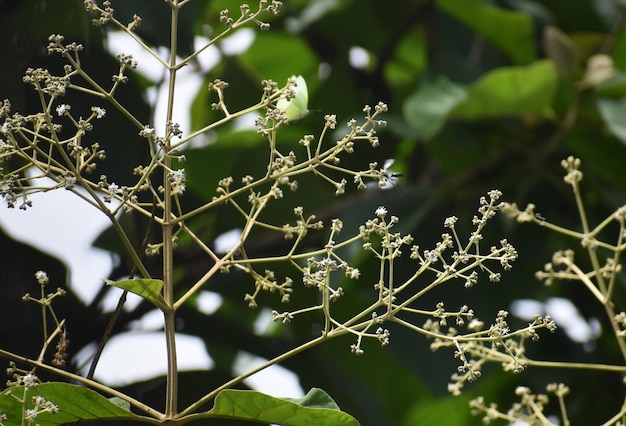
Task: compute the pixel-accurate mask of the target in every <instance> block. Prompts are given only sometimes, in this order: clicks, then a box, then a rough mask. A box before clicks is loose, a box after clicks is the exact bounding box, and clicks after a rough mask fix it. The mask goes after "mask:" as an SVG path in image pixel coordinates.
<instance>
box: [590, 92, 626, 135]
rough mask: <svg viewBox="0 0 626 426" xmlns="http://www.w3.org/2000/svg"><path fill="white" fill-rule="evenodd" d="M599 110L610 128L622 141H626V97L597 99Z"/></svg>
mask: <svg viewBox="0 0 626 426" xmlns="http://www.w3.org/2000/svg"><path fill="white" fill-rule="evenodd" d="M597 105H598V111H600V115H601V116H602V119H603V120H604V123H605V124H606V126H607V127H608V129H609V130H610V131H611V133H613V135H614V136H615V137H617V138H618V139H619V140H621V141H622V142H624V143H626V121H625V120H624V117H625V114H626V99H607V98H601V99H598V101H597Z"/></svg>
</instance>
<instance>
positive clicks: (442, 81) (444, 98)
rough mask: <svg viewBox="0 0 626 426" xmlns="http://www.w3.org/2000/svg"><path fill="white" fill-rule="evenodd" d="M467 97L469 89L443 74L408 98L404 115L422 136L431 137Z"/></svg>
mask: <svg viewBox="0 0 626 426" xmlns="http://www.w3.org/2000/svg"><path fill="white" fill-rule="evenodd" d="M465 99H467V91H466V90H465V89H464V88H463V87H462V86H459V85H457V84H454V83H452V82H451V81H450V80H448V79H447V78H445V77H443V76H442V77H439V78H438V79H437V80H436V81H435V82H433V83H429V84H425V85H423V86H422V87H420V89H419V90H418V91H417V92H415V93H414V94H413V95H411V96H410V97H409V98H407V100H406V102H405V103H404V107H403V113H404V117H405V119H406V121H407V122H408V123H409V125H411V127H413V128H414V129H415V130H417V131H418V132H419V134H420V136H421V137H423V138H424V139H430V138H432V137H433V136H435V135H436V134H437V133H438V132H439V130H441V128H442V127H443V125H444V124H445V122H446V120H447V118H448V115H449V114H450V112H451V111H452V110H453V109H454V108H455V107H456V106H458V105H459V104H460V103H461V102H463V101H464V100H465Z"/></svg>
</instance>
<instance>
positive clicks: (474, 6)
mask: <svg viewBox="0 0 626 426" xmlns="http://www.w3.org/2000/svg"><path fill="white" fill-rule="evenodd" d="M437 4H438V5H439V7H440V8H441V9H443V10H445V11H446V12H447V13H449V14H450V15H452V16H454V17H455V18H456V19H458V20H459V21H461V22H463V23H464V24H465V25H467V26H468V27H470V28H471V29H473V30H474V31H476V32H478V33H479V34H480V35H482V36H483V37H484V38H485V39H487V40H488V41H490V42H491V43H493V44H494V45H496V46H498V47H499V48H500V49H502V50H503V51H504V52H505V53H506V54H507V55H508V56H509V57H510V58H511V59H512V60H513V61H514V62H515V63H517V64H526V63H529V62H531V61H532V60H533V59H535V49H534V40H533V22H532V18H531V17H530V16H529V15H527V14H525V13H521V12H514V11H509V10H504V9H500V8H497V7H493V6H490V5H488V4H487V2H485V1H483V0H438V1H437Z"/></svg>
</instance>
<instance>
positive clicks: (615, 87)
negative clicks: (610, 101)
mask: <svg viewBox="0 0 626 426" xmlns="http://www.w3.org/2000/svg"><path fill="white" fill-rule="evenodd" d="M593 90H594V92H596V93H597V94H598V95H601V96H608V97H624V96H626V72H623V71H619V70H616V71H614V75H613V77H611V78H609V79H608V80H604V81H602V82H600V83H598V84H597V85H595V86H594V88H593Z"/></svg>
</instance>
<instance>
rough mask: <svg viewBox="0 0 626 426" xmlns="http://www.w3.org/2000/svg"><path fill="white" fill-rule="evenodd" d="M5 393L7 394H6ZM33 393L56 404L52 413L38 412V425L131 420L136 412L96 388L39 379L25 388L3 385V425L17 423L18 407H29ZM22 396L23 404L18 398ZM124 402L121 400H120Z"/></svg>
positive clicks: (19, 417)
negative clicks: (105, 395)
mask: <svg viewBox="0 0 626 426" xmlns="http://www.w3.org/2000/svg"><path fill="white" fill-rule="evenodd" d="M9 393H10V394H11V396H9ZM34 396H40V397H43V398H44V399H45V400H46V401H48V402H50V403H52V404H54V405H55V406H57V407H58V412H57V413H55V414H52V413H49V412H41V413H39V414H38V415H37V417H36V419H35V423H36V424H39V425H41V426H51V425H61V424H68V423H77V422H79V421H87V420H105V419H108V420H113V419H115V420H132V419H138V418H139V416H137V415H135V414H133V413H131V412H130V411H128V408H127V403H125V401H121V400H119V399H115V400H109V399H107V398H105V397H103V396H102V395H100V394H98V393H97V392H94V391H92V390H91V389H87V388H85V387H82V386H77V385H72V384H69V383H43V384H40V385H39V386H37V387H35V388H31V389H29V390H25V388H24V386H19V387H12V388H9V389H5V390H4V391H3V392H2V394H1V395H0V412H1V413H3V414H5V415H6V416H7V420H5V421H4V422H3V424H4V425H5V426H14V425H16V426H18V425H19V426H21V425H23V424H26V423H24V422H22V410H23V408H25V409H33V408H34V403H33V400H32V398H33V397H34ZM18 399H19V400H24V401H25V404H24V407H23V405H22V403H21V402H20V401H19V400H18ZM120 401H121V402H124V404H120Z"/></svg>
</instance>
